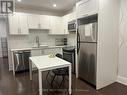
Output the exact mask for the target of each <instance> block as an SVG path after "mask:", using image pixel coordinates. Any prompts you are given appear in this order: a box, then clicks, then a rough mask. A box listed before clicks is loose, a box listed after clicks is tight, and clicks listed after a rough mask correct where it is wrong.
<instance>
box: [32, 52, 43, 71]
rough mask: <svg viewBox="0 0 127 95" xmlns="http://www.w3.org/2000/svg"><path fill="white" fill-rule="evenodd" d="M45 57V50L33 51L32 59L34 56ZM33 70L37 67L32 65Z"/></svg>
mask: <svg viewBox="0 0 127 95" xmlns="http://www.w3.org/2000/svg"><path fill="white" fill-rule="evenodd" d="M41 55H44V54H43V50H31V57H33V56H41ZM32 68H33V69H35V68H36V66H35V65H34V64H32Z"/></svg>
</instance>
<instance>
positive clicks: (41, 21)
mask: <svg viewBox="0 0 127 95" xmlns="http://www.w3.org/2000/svg"><path fill="white" fill-rule="evenodd" d="M28 25H29V28H30V29H49V28H50V16H47V15H34V14H30V15H28Z"/></svg>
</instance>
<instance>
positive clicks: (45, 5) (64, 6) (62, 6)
mask: <svg viewBox="0 0 127 95" xmlns="http://www.w3.org/2000/svg"><path fill="white" fill-rule="evenodd" d="M53 4H56V7H53ZM75 4H76V0H21V2H18V1H17V0H16V7H21V8H30V9H36V10H46V11H52V12H66V11H69V10H70V9H72V8H73V7H74V6H75Z"/></svg>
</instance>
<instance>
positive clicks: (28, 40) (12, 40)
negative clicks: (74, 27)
mask: <svg viewBox="0 0 127 95" xmlns="http://www.w3.org/2000/svg"><path fill="white" fill-rule="evenodd" d="M48 32H49V31H48V30H37V29H35V30H34V29H32V30H29V35H9V37H8V38H9V39H8V41H9V47H10V49H12V48H13V49H14V48H26V47H32V46H33V45H34V44H35V43H36V36H39V40H40V44H44V45H45V44H46V45H55V39H56V38H63V37H64V35H49V33H48Z"/></svg>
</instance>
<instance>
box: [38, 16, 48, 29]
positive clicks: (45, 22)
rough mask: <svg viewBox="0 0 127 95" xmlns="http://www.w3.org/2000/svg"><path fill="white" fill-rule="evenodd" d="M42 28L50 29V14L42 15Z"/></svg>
mask: <svg viewBox="0 0 127 95" xmlns="http://www.w3.org/2000/svg"><path fill="white" fill-rule="evenodd" d="M40 28H41V29H50V16H47V15H41V16H40Z"/></svg>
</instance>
